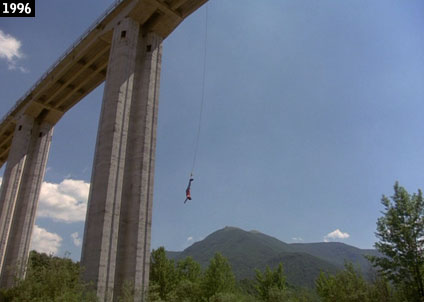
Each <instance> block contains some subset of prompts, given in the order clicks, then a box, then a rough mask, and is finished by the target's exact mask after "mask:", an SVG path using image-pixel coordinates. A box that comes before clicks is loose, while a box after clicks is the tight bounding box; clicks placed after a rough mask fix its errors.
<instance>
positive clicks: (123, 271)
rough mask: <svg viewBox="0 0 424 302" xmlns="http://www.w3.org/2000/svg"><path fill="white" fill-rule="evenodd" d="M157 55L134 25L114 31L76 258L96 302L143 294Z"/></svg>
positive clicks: (158, 44) (157, 48) (155, 41)
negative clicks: (128, 287)
mask: <svg viewBox="0 0 424 302" xmlns="http://www.w3.org/2000/svg"><path fill="white" fill-rule="evenodd" d="M161 53H162V38H160V37H159V36H158V35H156V34H154V33H143V32H142V29H141V26H140V24H138V23H137V22H135V21H134V20H132V19H130V18H126V19H124V20H122V21H121V22H120V23H119V24H118V25H117V27H116V28H115V29H114V35H113V40H112V46H111V53H110V56H109V65H108V71H107V76H106V84H105V90H104V95H103V104H102V111H101V116H100V121H99V129H98V134H97V143H96V151H95V155H94V162H93V172H92V178H91V187H90V196H89V201H88V209H87V218H86V223H85V231H84V242H83V248H82V256H81V264H82V265H83V267H84V279H85V280H87V281H92V282H93V283H94V285H95V287H96V289H97V295H98V297H99V299H100V301H116V300H117V297H118V295H119V292H120V290H121V287H122V285H123V284H124V283H125V282H127V283H130V284H132V285H133V286H134V288H135V291H136V297H135V300H136V301H140V298H141V299H144V298H143V293H144V290H145V289H147V286H148V276H149V259H150V229H151V216H152V199H153V175H154V159H155V157H154V154H155V148H156V125H157V110H158V98H159V95H158V94H159V78H160V66H161ZM142 301H144V300H142Z"/></svg>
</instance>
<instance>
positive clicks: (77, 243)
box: [71, 232, 81, 246]
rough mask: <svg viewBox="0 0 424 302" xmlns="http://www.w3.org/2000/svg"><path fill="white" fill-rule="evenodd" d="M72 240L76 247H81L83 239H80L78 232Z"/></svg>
mask: <svg viewBox="0 0 424 302" xmlns="http://www.w3.org/2000/svg"><path fill="white" fill-rule="evenodd" d="M71 238H72V241H73V243H74V244H75V246H81V238H79V234H78V232H75V233H72V234H71Z"/></svg>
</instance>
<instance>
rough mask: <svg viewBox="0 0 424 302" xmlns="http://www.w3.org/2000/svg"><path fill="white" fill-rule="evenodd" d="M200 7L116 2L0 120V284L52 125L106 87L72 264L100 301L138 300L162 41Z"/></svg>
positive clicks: (16, 253)
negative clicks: (124, 293)
mask: <svg viewBox="0 0 424 302" xmlns="http://www.w3.org/2000/svg"><path fill="white" fill-rule="evenodd" d="M205 2H207V0H119V1H117V2H115V3H114V4H113V6H112V7H110V8H109V9H108V10H107V11H106V12H105V13H104V15H103V16H101V17H100V18H99V19H98V20H97V21H96V22H95V23H94V24H93V25H92V26H91V27H90V28H89V29H88V30H87V31H86V33H84V34H83V35H82V36H81V38H80V39H79V40H78V41H76V42H75V43H74V44H73V45H72V46H71V47H70V48H69V49H68V50H67V51H66V52H65V54H64V55H63V56H62V57H61V58H59V59H58V60H57V61H56V63H54V64H53V66H52V67H51V68H49V70H48V71H47V72H46V73H45V74H44V75H43V76H42V77H41V78H40V80H38V81H37V83H35V84H34V86H33V87H32V88H30V89H29V91H28V92H27V93H26V94H25V95H24V96H23V97H22V98H21V99H20V100H18V102H17V103H16V105H15V106H14V107H13V108H12V109H11V110H10V111H9V112H8V114H7V115H6V116H5V117H3V119H2V120H1V121H0V167H1V166H2V165H3V164H5V163H6V169H5V172H4V175H3V183H2V187H1V190H0V211H1V212H0V272H1V273H0V286H1V287H11V286H13V285H14V282H15V276H18V277H23V276H24V275H25V267H26V263H27V258H28V253H29V244H30V239H31V234H32V229H33V225H34V221H35V214H36V213H35V212H36V208H37V203H38V197H39V193H40V187H41V183H42V181H43V178H44V173H45V168H46V164H47V158H48V153H49V148H50V142H51V137H52V135H53V127H54V125H55V124H56V123H57V122H58V121H59V120H60V118H61V117H62V116H63V115H64V114H65V113H66V112H67V111H68V110H69V109H70V108H72V107H73V106H74V105H76V104H77V103H78V102H79V101H80V100H81V99H82V98H84V96H86V95H87V94H88V93H90V92H91V91H92V90H93V89H95V88H96V87H97V86H98V85H99V84H101V83H102V82H104V81H106V83H105V88H104V96H103V103H102V111H101V116H100V122H99V128H98V134H97V142H96V150H95V155H94V162H93V171H92V178H91V188H90V195H89V201H88V210H87V217H86V223H85V231H84V241H83V249H82V258H81V263H82V265H83V266H84V267H85V273H84V278H85V279H86V280H87V281H92V282H93V284H94V285H95V287H96V290H97V295H98V297H99V298H100V301H116V300H117V296H118V294H119V292H120V289H121V287H122V285H123V283H124V282H129V283H130V284H132V285H133V286H134V287H135V289H136V293H137V294H136V297H135V299H136V300H137V301H140V299H142V300H144V292H145V289H147V286H148V280H149V260H150V233H151V232H150V230H151V216H152V213H151V212H152V201H153V175H154V162H155V148H156V125H157V110H158V97H159V79H160V70H161V55H162V41H163V39H165V38H166V37H167V36H168V35H169V34H170V33H171V32H172V31H173V30H174V29H175V28H176V27H177V26H178V24H180V23H181V22H182V21H183V20H184V18H186V17H187V16H189V15H190V14H191V13H192V12H194V11H195V10H196V9H198V8H199V7H200V6H201V5H203V4H204V3H205Z"/></svg>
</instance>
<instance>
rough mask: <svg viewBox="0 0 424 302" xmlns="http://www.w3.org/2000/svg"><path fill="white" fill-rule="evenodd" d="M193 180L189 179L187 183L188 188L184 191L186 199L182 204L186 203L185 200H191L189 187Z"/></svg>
mask: <svg viewBox="0 0 424 302" xmlns="http://www.w3.org/2000/svg"><path fill="white" fill-rule="evenodd" d="M193 180H194V179H193V178H191V177H190V181H189V182H188V186H187V189H186V199H185V200H184V203H186V202H187V200H191V194H190V187H191V182H192V181H193Z"/></svg>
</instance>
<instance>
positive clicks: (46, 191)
mask: <svg viewBox="0 0 424 302" xmlns="http://www.w3.org/2000/svg"><path fill="white" fill-rule="evenodd" d="M89 190H90V184H89V183H86V182H84V181H82V180H73V179H65V180H63V181H62V182H61V183H59V184H53V183H48V182H44V183H43V185H42V186H41V192H40V200H39V205H38V210H37V217H44V218H51V219H53V220H54V221H61V222H66V223H71V222H81V221H84V220H85V214H86V211H87V200H88V193H89Z"/></svg>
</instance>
